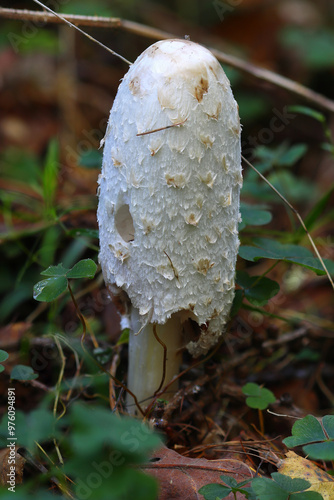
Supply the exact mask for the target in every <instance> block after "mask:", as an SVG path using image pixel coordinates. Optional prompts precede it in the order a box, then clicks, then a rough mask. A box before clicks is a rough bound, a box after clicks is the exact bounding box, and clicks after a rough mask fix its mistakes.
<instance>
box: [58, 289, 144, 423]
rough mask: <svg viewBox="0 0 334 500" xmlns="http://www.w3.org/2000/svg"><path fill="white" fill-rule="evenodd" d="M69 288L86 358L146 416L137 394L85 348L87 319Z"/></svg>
mask: <svg viewBox="0 0 334 500" xmlns="http://www.w3.org/2000/svg"><path fill="white" fill-rule="evenodd" d="M67 287H68V291H69V292H70V295H71V298H72V301H73V304H74V307H75V310H76V313H77V315H78V318H79V319H80V321H81V324H82V329H83V332H82V335H81V347H82V349H83V351H84V352H85V354H86V356H88V357H89V358H90V359H91V360H92V361H93V362H94V363H95V364H96V365H97V366H98V367H99V368H100V370H102V371H103V372H104V373H105V374H106V375H107V376H108V377H109V378H112V379H113V380H114V381H115V382H116V383H117V384H118V385H119V386H120V387H121V388H122V389H123V390H124V391H126V392H127V393H129V394H130V396H132V398H133V399H134V402H135V405H136V406H137V408H138V410H139V412H140V413H141V414H142V415H143V416H144V412H143V410H142V408H141V406H140V404H139V402H138V399H137V397H136V396H135V394H133V392H132V391H130V389H128V388H127V387H126V385H125V384H123V382H121V381H120V380H118V379H117V378H116V377H114V376H113V375H112V374H111V373H110V372H109V371H108V370H106V369H105V368H104V366H102V365H101V363H99V362H98V360H97V359H95V358H94V357H93V356H92V355H91V354H90V353H89V352H88V351H87V349H86V347H85V344H84V341H85V337H86V332H87V327H86V321H85V318H84V317H83V315H82V313H81V311H80V308H79V306H78V303H77V301H76V300H75V297H74V294H73V291H72V288H71V287H70V284H69V283H68V284H67Z"/></svg>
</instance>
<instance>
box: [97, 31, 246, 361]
mask: <svg viewBox="0 0 334 500" xmlns="http://www.w3.org/2000/svg"><path fill="white" fill-rule="evenodd" d="M177 124H180V125H177ZM171 125H177V126H173V127H170V126H171ZM163 127H169V128H166V129H164V130H160V131H156V132H152V133H149V134H146V135H139V136H138V135H137V134H141V133H143V132H149V131H154V130H156V129H161V128H163ZM240 154H241V153H240V122H239V114H238V105H237V103H236V101H235V100H234V98H233V94H232V91H231V88H230V84H229V81H228V79H227V77H226V75H225V73H224V71H223V69H222V67H221V66H220V64H219V62H218V61H217V59H216V58H215V57H214V56H213V55H212V54H211V52H210V51H208V50H207V49H205V48H204V47H202V46H200V45H198V44H196V43H193V42H190V41H188V40H165V41H160V42H157V43H155V44H153V45H152V46H151V47H149V48H148V49H147V50H145V51H144V52H143V53H142V54H141V55H140V56H139V57H138V59H137V60H136V61H135V63H134V64H133V65H132V66H131V67H130V69H129V71H128V73H127V74H126V75H125V77H124V79H123V81H122V82H121V84H120V86H119V89H118V92H117V96H116V98H115V101H114V104H113V107H112V110H111V113H110V118H109V124H108V129H107V133H106V137H105V146H104V157H103V168H102V174H101V176H100V180H99V184H100V194H99V207H98V220H99V226H100V262H101V266H102V269H103V274H104V278H105V281H106V283H107V284H109V285H111V284H116V285H117V287H119V288H121V289H122V290H124V291H126V293H127V295H128V296H129V298H130V301H131V303H132V305H133V306H134V307H136V308H137V309H138V310H139V315H140V318H141V320H142V323H143V324H145V323H147V322H150V323H153V322H155V323H158V324H164V323H165V322H166V321H167V320H168V318H170V317H171V315H172V314H174V313H177V312H182V314H184V317H185V318H186V317H191V318H192V319H193V320H195V321H196V322H197V323H198V325H200V327H201V330H202V334H201V337H200V339H199V341H198V342H197V343H194V342H191V343H190V344H188V349H189V350H190V352H191V354H193V355H194V356H197V355H199V354H201V353H204V352H206V351H207V350H208V349H209V348H210V347H211V345H213V344H214V343H215V342H216V341H217V339H218V337H219V336H220V335H221V333H222V331H223V329H224V325H225V323H226V321H227V319H228V315H229V311H230V307H231V303H232V300H233V296H234V274H235V263H236V256H237V252H238V246H239V241H238V221H239V190H240V185H241V183H242V176H241V159H240Z"/></svg>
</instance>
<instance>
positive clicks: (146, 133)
mask: <svg viewBox="0 0 334 500" xmlns="http://www.w3.org/2000/svg"><path fill="white" fill-rule="evenodd" d="M186 121H187V118H186V119H185V120H183V122H179V123H173V125H167V126H166V127H160V128H155V129H154V130H147V132H139V134H136V135H137V136H140V135H148V134H154V132H161V131H162V130H167V129H168V128H173V127H179V126H180V125H183V124H184V123H186ZM165 253H166V252H165Z"/></svg>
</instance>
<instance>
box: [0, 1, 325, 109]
mask: <svg viewBox="0 0 334 500" xmlns="http://www.w3.org/2000/svg"><path fill="white" fill-rule="evenodd" d="M33 1H34V2H36V3H38V4H39V5H41V6H43V7H45V8H46V9H48V10H49V11H51V9H49V8H48V7H46V6H44V5H43V4H42V3H41V2H39V1H38V0H33ZM51 12H53V11H51ZM55 16H57V17H55ZM0 17H6V18H8V19H19V20H22V21H35V22H44V23H58V24H59V23H62V22H65V23H67V24H69V25H70V26H71V27H74V28H76V29H77V30H78V31H80V33H82V34H83V35H84V36H86V37H88V38H89V39H91V40H93V41H95V42H96V43H97V44H98V45H100V46H102V47H103V48H105V49H106V50H108V51H109V52H111V53H112V54H113V55H115V56H117V57H119V58H121V59H122V60H123V61H125V62H126V63H127V64H131V63H130V61H128V60H127V59H125V58H124V57H122V56H121V55H119V54H117V53H116V52H114V51H113V50H111V49H109V48H108V47H106V46H105V45H103V44H101V42H99V41H98V40H96V39H94V38H93V37H91V36H90V35H88V34H87V33H85V32H84V31H83V30H81V29H80V28H78V25H80V26H92V27H99V28H117V29H121V30H124V31H127V32H129V33H133V34H136V35H138V36H143V37H147V38H151V39H154V40H166V39H167V38H178V36H177V35H175V33H168V32H166V31H164V30H160V29H158V28H152V27H151V26H147V25H145V24H140V23H136V22H134V21H129V20H127V19H121V18H116V17H98V16H78V15H65V14H57V13H53V14H51V13H47V12H35V11H32V10H20V9H9V8H2V7H0ZM208 48H209V50H210V51H211V52H212V53H213V54H214V55H215V56H216V58H217V59H218V60H219V61H221V62H223V63H225V64H227V65H228V66H232V67H233V68H237V69H238V70H239V71H242V72H243V73H246V74H248V75H251V76H253V77H255V78H257V79H259V80H262V81H265V82H269V83H271V84H273V85H276V86H277V87H281V88H283V89H285V90H287V91H288V92H291V93H293V94H295V95H298V96H299V97H302V98H303V99H305V100H307V101H309V102H312V103H313V104H315V105H317V106H319V107H320V108H322V109H325V110H327V111H330V112H331V113H334V101H332V100H331V99H328V98H327V97H325V96H323V95H321V94H318V93H317V92H314V91H313V90H311V89H309V88H307V87H305V86H304V85H302V84H300V83H298V82H295V81H293V80H291V79H289V78H286V77H284V76H282V75H279V74H277V73H275V72H273V71H270V70H268V69H265V68H261V67H259V66H256V65H255V64H252V63H249V62H247V61H244V60H243V59H240V58H239V57H236V56H233V55H231V54H226V53H225V52H223V51H221V50H218V49H215V48H213V47H208Z"/></svg>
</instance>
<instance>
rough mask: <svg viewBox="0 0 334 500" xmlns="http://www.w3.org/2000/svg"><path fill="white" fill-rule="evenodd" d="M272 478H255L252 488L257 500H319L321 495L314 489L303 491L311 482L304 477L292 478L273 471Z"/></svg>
mask: <svg viewBox="0 0 334 500" xmlns="http://www.w3.org/2000/svg"><path fill="white" fill-rule="evenodd" d="M271 477H272V479H268V478H265V477H259V478H255V479H253V481H252V489H253V491H254V492H255V494H256V495H257V497H256V498H257V499H259V500H273V499H275V500H321V499H322V495H320V493H316V492H314V491H305V490H307V489H308V488H309V487H310V486H311V484H310V483H309V482H308V481H305V480H304V479H299V478H296V479H292V478H291V477H289V476H285V475H283V474H280V473H279V472H273V473H272V474H271Z"/></svg>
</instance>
